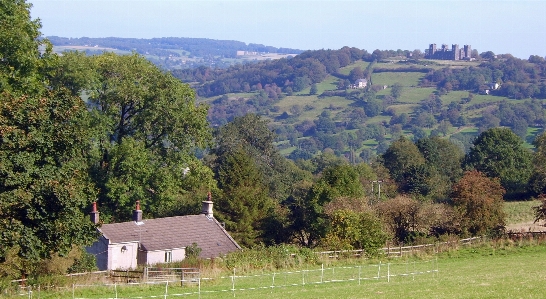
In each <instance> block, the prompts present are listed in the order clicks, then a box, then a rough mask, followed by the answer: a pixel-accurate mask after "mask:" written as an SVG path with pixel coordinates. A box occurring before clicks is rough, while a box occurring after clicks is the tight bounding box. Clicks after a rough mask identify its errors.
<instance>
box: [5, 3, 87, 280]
mask: <svg viewBox="0 0 546 299" xmlns="http://www.w3.org/2000/svg"><path fill="white" fill-rule="evenodd" d="M29 9H30V4H27V3H25V1H0V25H1V26H0V40H1V42H0V90H1V93H0V263H1V264H2V267H0V268H3V269H12V270H13V271H12V270H10V271H8V272H9V273H8V274H7V275H19V274H21V273H23V274H24V273H25V272H27V273H28V272H29V271H31V269H32V268H31V267H32V265H36V263H37V262H39V261H40V260H42V259H46V258H49V257H50V256H51V255H66V254H68V252H69V251H70V250H71V249H72V248H73V246H78V245H85V244H89V242H90V241H92V240H93V239H94V238H95V228H94V225H93V224H92V223H91V222H90V221H89V219H88V217H87V210H88V208H89V206H90V204H91V202H92V200H93V199H94V197H95V196H94V195H95V190H94V189H93V186H92V184H91V183H90V181H89V180H88V177H87V163H86V153H87V152H88V149H89V140H90V136H89V134H88V131H87V130H86V128H87V127H88V124H87V121H88V117H87V116H88V111H87V109H86V107H85V103H84V102H83V101H82V100H81V99H80V98H79V97H74V96H73V95H72V93H71V92H70V91H68V90H67V89H66V88H64V87H62V86H54V85H51V84H49V81H48V76H46V75H45V74H44V71H45V70H46V69H48V68H49V67H52V66H54V65H55V64H56V63H57V62H58V59H57V56H56V55H54V54H52V53H51V48H50V46H47V47H46V48H45V51H44V52H43V53H42V54H40V51H39V46H40V45H42V44H47V42H45V41H43V40H42V41H41V40H39V37H40V33H39V29H40V22H39V21H37V20H31V19H30V11H29ZM8 264H9V265H8ZM14 269H15V270H14ZM5 273H7V272H5Z"/></svg>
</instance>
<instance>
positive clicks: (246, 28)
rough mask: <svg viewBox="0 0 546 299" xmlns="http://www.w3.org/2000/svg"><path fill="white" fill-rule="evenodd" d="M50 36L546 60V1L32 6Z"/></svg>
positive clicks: (55, 0)
mask: <svg viewBox="0 0 546 299" xmlns="http://www.w3.org/2000/svg"><path fill="white" fill-rule="evenodd" d="M27 1H28V2H30V3H32V4H33V6H34V7H33V8H32V17H33V18H40V19H41V21H42V34H43V35H44V36H49V35H57V36H62V37H84V36H86V37H134V38H152V37H198V38H210V39H222V40H237V41H241V42H245V43H258V44H264V45H268V46H274V47H286V48H297V49H303V50H306V49H339V48H341V47H343V46H349V47H357V48H360V49H366V50H368V51H369V52H372V51H373V50H375V49H382V50H385V49H389V50H390V49H393V50H396V49H403V50H414V49H420V50H422V51H423V50H424V49H425V48H427V47H428V44H430V43H436V44H438V45H440V44H443V43H445V44H449V45H451V44H459V45H460V46H462V45H464V44H470V45H471V46H472V48H473V49H477V50H478V51H479V52H480V53H481V52H484V51H488V50H490V51H493V52H495V53H497V54H503V53H511V54H512V55H514V56H517V57H520V58H528V57H529V55H531V54H533V55H540V56H546V0H532V1H528V0H523V1H520V0H510V1H507V0H505V1H503V0H500V1H485V0H477V1H453V0H428V1H415V0H398V1H395V0H387V1H369V0H351V1H334V0H322V1H316V0H275V1H264V0H253V1H250V0H224V1H218V0H199V1H195V0H27Z"/></svg>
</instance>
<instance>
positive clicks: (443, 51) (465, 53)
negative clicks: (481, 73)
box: [425, 44, 472, 60]
mask: <svg viewBox="0 0 546 299" xmlns="http://www.w3.org/2000/svg"><path fill="white" fill-rule="evenodd" d="M425 58H428V59H438V60H472V48H471V47H470V45H464V47H463V48H461V49H459V45H457V44H455V45H451V49H449V48H448V46H447V45H446V44H443V45H442V48H440V49H437V48H436V44H430V45H429V46H428V49H427V50H425Z"/></svg>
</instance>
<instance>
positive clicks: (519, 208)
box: [504, 200, 540, 224]
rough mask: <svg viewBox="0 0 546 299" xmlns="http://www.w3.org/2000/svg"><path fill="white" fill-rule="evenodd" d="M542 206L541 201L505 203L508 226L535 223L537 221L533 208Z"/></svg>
mask: <svg viewBox="0 0 546 299" xmlns="http://www.w3.org/2000/svg"><path fill="white" fill-rule="evenodd" d="M539 204H540V200H529V201H508V202H505V203H504V211H505V212H506V215H507V218H506V223H507V224H517V223H526V222H533V221H534V220H535V216H534V212H533V207H536V206H538V205H539Z"/></svg>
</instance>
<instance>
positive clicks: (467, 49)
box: [463, 45, 472, 59]
mask: <svg viewBox="0 0 546 299" xmlns="http://www.w3.org/2000/svg"><path fill="white" fill-rule="evenodd" d="M463 58H465V59H470V58H472V47H471V46H470V45H464V57H463Z"/></svg>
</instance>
